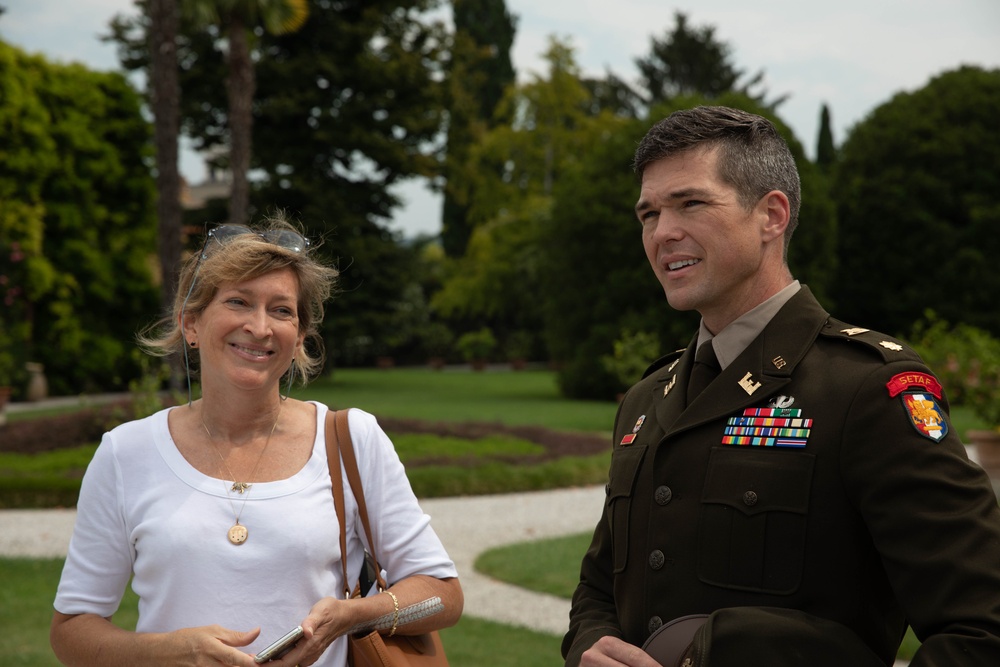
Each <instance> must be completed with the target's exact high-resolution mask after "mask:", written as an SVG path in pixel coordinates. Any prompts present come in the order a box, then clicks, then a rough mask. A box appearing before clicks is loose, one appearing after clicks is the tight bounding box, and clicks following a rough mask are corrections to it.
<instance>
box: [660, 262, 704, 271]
mask: <svg viewBox="0 0 1000 667" xmlns="http://www.w3.org/2000/svg"><path fill="white" fill-rule="evenodd" d="M700 261H701V260H700V259H682V260H680V261H679V262H670V263H669V264H667V268H668V269H669V270H671V271H676V270H678V269H683V268H684V267H685V266H694V265H695V264H697V263H698V262H700Z"/></svg>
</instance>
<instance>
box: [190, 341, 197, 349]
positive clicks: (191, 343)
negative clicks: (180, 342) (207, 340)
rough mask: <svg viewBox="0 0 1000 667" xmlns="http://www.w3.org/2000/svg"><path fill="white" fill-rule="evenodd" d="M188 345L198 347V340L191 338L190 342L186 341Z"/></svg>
mask: <svg viewBox="0 0 1000 667" xmlns="http://www.w3.org/2000/svg"><path fill="white" fill-rule="evenodd" d="M188 345H190V346H191V347H193V348H194V347H198V341H196V340H193V341H191V342H190V343H188Z"/></svg>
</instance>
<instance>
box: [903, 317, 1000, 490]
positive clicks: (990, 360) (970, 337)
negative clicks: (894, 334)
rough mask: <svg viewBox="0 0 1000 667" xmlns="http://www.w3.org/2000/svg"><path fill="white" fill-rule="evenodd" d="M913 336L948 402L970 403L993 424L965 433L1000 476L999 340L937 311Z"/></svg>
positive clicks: (982, 462) (991, 470)
mask: <svg viewBox="0 0 1000 667" xmlns="http://www.w3.org/2000/svg"><path fill="white" fill-rule="evenodd" d="M912 340H913V341H914V343H913V346H914V348H915V349H916V350H917V352H919V353H920V355H921V356H922V357H923V359H924V361H926V362H927V365H928V366H930V367H931V369H932V370H933V371H934V374H935V375H936V376H937V377H938V380H940V381H941V384H942V385H943V386H944V388H945V391H946V392H947V394H948V399H949V401H950V402H951V403H952V404H953V405H964V406H966V407H968V408H969V409H971V410H972V412H973V413H974V414H975V415H976V416H977V417H978V418H979V419H980V420H981V421H983V422H985V423H986V424H987V425H988V426H989V428H986V429H970V430H969V431H967V432H966V433H965V434H964V435H965V438H967V439H968V441H969V444H971V445H972V446H973V447H975V450H976V455H977V457H978V459H979V463H980V465H982V466H983V468H985V469H986V471H987V472H989V473H990V476H991V477H997V478H1000V340H998V339H997V338H994V337H993V336H991V335H990V334H989V332H987V331H985V330H983V329H979V328H977V327H974V326H970V325H967V324H959V325H955V326H950V325H948V324H947V323H946V322H944V321H943V320H941V319H939V318H938V317H937V316H936V315H935V314H934V313H933V312H932V311H928V312H927V313H925V320H924V321H922V322H920V323H918V324H917V326H915V327H914V332H913V337H912ZM960 435H962V434H960Z"/></svg>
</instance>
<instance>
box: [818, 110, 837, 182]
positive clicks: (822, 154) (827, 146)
mask: <svg viewBox="0 0 1000 667" xmlns="http://www.w3.org/2000/svg"><path fill="white" fill-rule="evenodd" d="M836 160H837V148H836V146H834V143H833V128H831V127H830V107H828V106H827V105H826V104H823V109H822V111H820V114H819V136H818V137H817V139H816V164H817V166H819V168H820V169H821V170H822V171H823V172H824V173H829V171H830V167H832V166H833V163H834V162H836Z"/></svg>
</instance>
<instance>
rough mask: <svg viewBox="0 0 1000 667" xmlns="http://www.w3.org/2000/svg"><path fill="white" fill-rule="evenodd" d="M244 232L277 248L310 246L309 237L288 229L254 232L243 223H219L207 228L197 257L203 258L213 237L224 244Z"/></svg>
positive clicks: (293, 248)
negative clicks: (203, 243) (216, 225)
mask: <svg viewBox="0 0 1000 667" xmlns="http://www.w3.org/2000/svg"><path fill="white" fill-rule="evenodd" d="M246 234H251V235H253V236H258V237H260V238H262V239H264V240H265V241H267V242H268V243H270V244H271V245H276V246H278V247H279V248H284V249H286V250H291V251H293V252H302V251H303V250H305V249H306V248H308V247H309V246H310V241H309V239H307V238H306V237H304V236H302V234H299V233H298V232H295V231H292V230H290V229H269V230H267V231H265V232H255V231H254V230H252V229H250V228H249V227H244V226H243V225H219V226H218V227H214V228H212V229H210V230H208V234H206V235H205V245H204V246H203V247H202V249H201V257H200V258H199V259H205V257H206V256H207V254H208V249H209V245H210V243H211V241H212V240H213V239H214V240H215V241H218V242H219V244H220V245H225V244H227V243H229V242H230V241H232V240H233V239H234V238H236V237H238V236H244V235H246Z"/></svg>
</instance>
